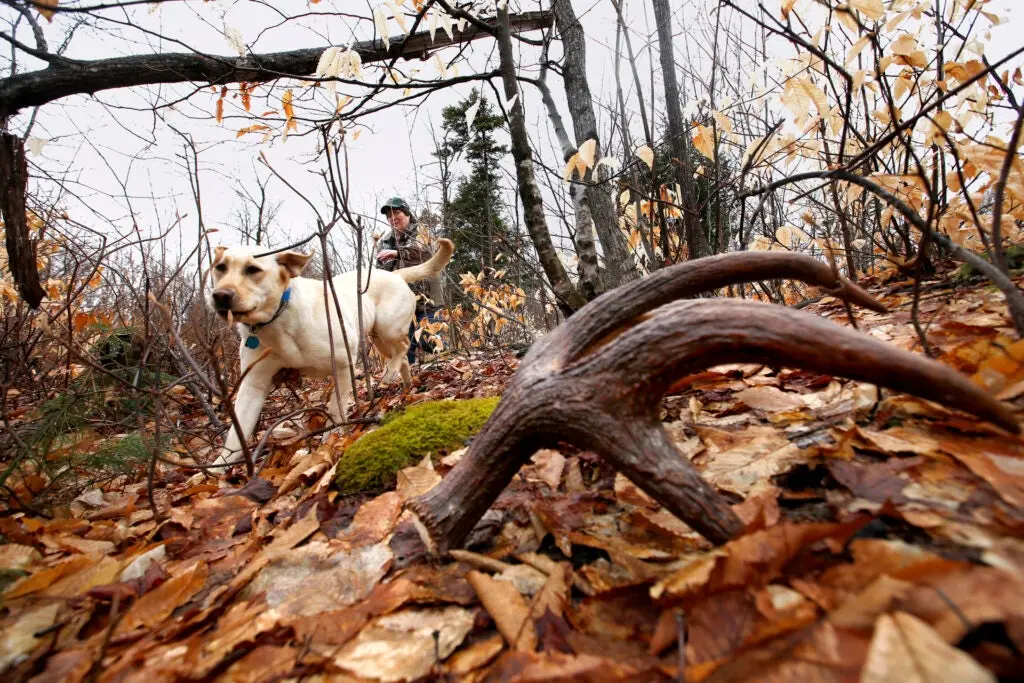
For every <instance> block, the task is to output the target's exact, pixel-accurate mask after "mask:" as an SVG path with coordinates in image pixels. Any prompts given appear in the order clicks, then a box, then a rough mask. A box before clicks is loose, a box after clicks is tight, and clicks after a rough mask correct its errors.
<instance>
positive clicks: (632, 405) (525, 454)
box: [409, 254, 1019, 552]
mask: <svg viewBox="0 0 1024 683" xmlns="http://www.w3.org/2000/svg"><path fill="white" fill-rule="evenodd" d="M765 256H768V257H770V259H765V258H764V257H765ZM778 256H785V257H787V258H785V259H781V260H780V259H778V258H777V257H778ZM794 257H795V258H794ZM801 261H813V259H810V258H808V257H802V256H799V255H794V254H785V255H775V254H757V255H753V254H740V255H731V257H730V258H725V257H715V258H712V259H702V260H699V261H691V262H689V263H687V264H683V265H681V266H677V267H675V268H673V269H669V270H674V271H675V273H676V277H677V278H679V279H681V280H685V281H686V284H685V286H683V285H680V284H679V283H678V282H672V281H670V279H669V278H667V277H666V276H661V274H660V273H659V274H658V275H657V276H654V277H651V278H646V279H644V280H640V281H639V282H636V283H631V284H630V285H627V286H625V287H622V288H619V289H617V290H615V292H613V293H609V294H614V296H609V294H606V295H604V296H602V297H600V298H598V299H597V300H595V301H594V302H592V303H591V304H588V305H587V306H586V307H585V308H584V309H583V310H581V311H580V312H579V313H577V314H576V315H575V316H573V317H572V318H571V319H570V320H569V321H567V322H566V323H565V324H563V325H562V326H561V327H559V328H558V329H557V330H555V331H554V332H552V333H551V334H550V335H548V337H547V338H545V339H543V340H541V341H540V342H538V344H537V345H536V346H535V348H534V349H533V350H531V352H530V354H528V355H527V357H526V359H525V360H524V362H523V365H522V366H521V367H520V368H519V370H518V372H517V373H516V375H515V376H514V377H513V379H512V382H511V383H510V384H509V387H508V388H507V389H506V391H505V394H504V395H503V397H502V400H501V403H500V404H499V405H498V407H497V409H496V410H495V411H494V413H493V414H492V415H491V418H490V420H488V422H487V424H486V425H485V427H484V429H483V431H481V433H480V434H479V435H478V436H477V437H476V438H475V439H474V440H473V443H472V445H471V446H470V448H469V450H468V451H467V453H466V455H464V456H463V458H462V459H461V460H460V461H459V463H458V464H457V465H456V466H455V468H454V469H453V470H452V471H451V472H449V473H448V475H447V476H445V478H444V479H443V480H442V481H441V483H440V484H438V485H437V486H436V487H434V488H433V489H432V490H430V491H429V492H427V493H426V494H424V495H422V496H420V497H418V498H416V499H414V500H412V501H410V503H409V506H410V509H411V510H412V511H413V512H414V513H415V514H416V515H417V516H418V518H419V520H420V522H421V523H422V524H423V526H424V528H425V529H426V531H427V534H428V536H429V540H430V542H431V544H432V546H433V549H434V550H435V551H437V552H446V551H447V550H448V549H450V548H453V547H455V546H457V545H458V544H459V543H461V542H462V540H463V539H464V538H465V537H466V536H467V535H468V534H469V532H470V531H471V530H472V529H473V527H474V526H475V525H476V523H477V521H478V520H479V519H480V518H481V517H482V516H483V514H484V513H485V512H486V511H487V509H488V508H489V507H490V506H491V505H492V504H493V503H494V501H495V500H496V499H497V497H498V495H499V494H500V493H501V491H502V490H504V488H505V487H506V486H507V485H508V484H509V483H510V482H511V481H512V478H513V477H514V476H515V473H516V472H517V471H518V470H519V468H520V467H521V466H522V465H523V464H525V463H526V461H527V460H528V459H529V457H530V456H531V455H532V454H533V453H534V452H535V451H536V450H537V449H538V448H542V447H545V446H553V445H556V444H557V443H559V442H568V443H572V444H575V445H578V446H581V447H583V448H588V449H591V450H594V451H595V452H597V453H599V454H600V455H601V456H602V457H604V458H605V459H607V460H608V461H609V462H611V463H612V464H613V465H614V466H615V467H616V469H618V470H619V471H620V472H622V473H623V474H624V475H625V476H627V477H628V478H629V479H630V480H632V481H633V483H635V484H636V485H637V486H639V487H640V488H641V489H643V490H644V491H646V492H647V493H648V494H650V495H651V496H652V497H653V498H654V499H655V500H657V501H658V502H659V503H661V504H662V505H663V506H664V507H665V508H666V509H668V510H669V511H671V512H672V513H673V514H675V515H676V516H677V517H679V518H680V519H682V520H683V521H685V522H686V523H687V524H689V525H690V526H691V527H693V528H694V529H696V530H697V531H698V532H700V533H701V534H703V535H704V536H705V537H706V538H707V539H708V540H710V541H712V542H714V543H724V542H725V541H727V540H729V539H730V538H732V537H733V536H735V535H736V534H737V533H738V532H739V530H740V528H741V523H740V520H739V519H738V518H737V517H736V515H735V513H733V511H732V509H731V508H730V507H729V506H728V504H727V503H726V502H725V501H724V499H723V498H722V497H721V496H719V495H718V494H717V493H716V492H715V491H714V490H713V489H712V488H711V487H710V486H709V485H708V484H707V483H706V482H705V481H704V480H703V479H701V477H700V475H699V474H698V473H697V471H696V470H695V469H694V468H693V467H692V466H691V465H690V463H689V461H688V460H687V459H686V458H684V457H683V456H682V455H681V454H680V453H679V452H678V451H677V450H676V448H675V446H674V445H673V444H672V441H671V439H669V438H668V436H667V434H666V433H665V431H664V429H663V428H662V426H661V423H660V422H659V420H658V419H657V408H658V405H659V403H660V401H661V399H662V397H663V395H664V393H665V391H667V389H668V388H669V387H670V386H671V385H672V384H673V383H674V382H675V381H676V380H677V379H679V378H680V377H681V376H684V375H686V374H689V373H691V372H694V371H697V370H701V369H704V368H708V367H711V366H714V365H718V364H721V363H726V362H734V361H750V362H760V363H771V364H777V365H785V366H789V367H798V368H806V369H810V370H815V371H819V372H824V373H828V374H832V375H837V376H845V377H851V378H854V379H859V380H863V381H867V382H872V383H875V384H878V385H881V386H885V387H889V388H892V389H897V390H899V391H905V392H907V393H910V394H914V395H918V396H922V397H924V398H927V399H930V400H934V401H937V402H940V403H943V404H945V405H949V406H951V407H954V408H959V409H962V410H965V411H967V412H969V413H972V414H974V415H977V416H978V417H981V418H983V419H986V420H990V421H992V422H994V423H995V424H998V425H1000V426H1001V427H1004V428H1005V429H1008V430H1010V431H1012V432H1015V433H1016V432H1018V431H1019V425H1018V424H1017V421H1016V419H1015V418H1014V415H1013V413H1012V412H1011V411H1010V410H1009V408H1007V407H1006V406H1004V405H1002V404H1000V403H999V402H998V401H995V400H994V399H993V398H991V397H990V396H988V395H987V394H985V392H984V391H983V390H982V389H980V388H979V387H977V386H975V385H973V384H972V383H971V382H970V381H969V380H967V379H966V378H965V377H963V376H961V375H960V374H958V373H956V372H955V371H953V370H951V369H949V368H947V367H945V366H943V365H941V364H940V363H938V362H936V361H933V360H931V359H928V358H925V357H922V356H917V355H914V354H912V353H909V352H907V351H903V350H901V349H899V348H896V347H894V346H890V345H887V344H884V343H882V342H880V341H877V340H875V339H873V338H872V337H869V336H867V335H864V334H861V333H858V332H856V331H853V330H850V329H848V328H844V327H841V326H839V325H837V324H835V323H832V322H830V321H828V320H825V319H822V318H819V317H817V316H814V315H812V314H810V313H805V312H802V311H797V310H793V309H787V308H783V307H778V306H772V305H769V304H762V303H757V302H751V301H741V300H735V299H713V300H697V301H680V302H675V303H671V304H668V305H662V304H665V303H666V301H667V299H668V298H670V297H671V296H672V295H675V296H679V295H680V292H682V293H683V294H682V295H688V294H694V293H697V291H695V288H696V287H699V286H700V285H699V284H697V283H698V282H700V283H703V284H704V285H706V286H707V287H712V288H714V287H720V286H723V285H724V284H731V283H736V282H741V281H743V280H742V278H743V277H752V278H754V279H764V278H774V277H779V272H778V270H779V267H780V264H784V265H785V268H786V272H788V273H790V274H792V273H793V272H794V271H801V270H802V274H803V275H805V276H807V274H808V273H810V275H809V276H807V277H814V278H816V279H817V280H819V281H820V279H825V280H826V282H829V283H831V284H833V285H835V286H834V287H833V289H834V290H835V291H837V293H839V294H840V295H843V294H845V295H848V296H850V297H851V298H854V297H856V298H857V299H858V300H860V301H866V302H870V303H871V304H872V308H877V306H878V304H877V302H874V300H873V299H871V298H870V296H869V295H867V293H866V292H864V291H863V290H861V289H860V288H857V287H856V285H852V283H844V282H840V283H836V280H835V278H834V276H832V274H831V271H830V270H828V269H827V267H824V265H823V264H819V265H821V266H822V267H824V268H825V269H826V271H827V272H826V273H825V275H827V276H828V277H827V278H821V275H822V272H823V271H822V270H821V269H820V268H817V267H816V266H813V265H811V264H806V263H801ZM709 263H710V264H713V265H714V267H713V268H711V269H710V270H709V269H708V268H707V266H708V264H709ZM769 263H771V265H773V266H774V267H775V268H776V270H774V271H771V270H770V267H769V265H768V264H769ZM694 273H700V274H701V279H699V280H698V279H697V278H696V276H695V275H694ZM652 288H653V289H652ZM648 290H651V291H648ZM669 290H671V294H670V293H669ZM656 306H660V308H657V309H656V310H654V311H653V312H650V313H648V311H650V309H651V308H652V307H656ZM602 309H606V310H602Z"/></svg>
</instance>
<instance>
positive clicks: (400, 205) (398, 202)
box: [380, 197, 412, 216]
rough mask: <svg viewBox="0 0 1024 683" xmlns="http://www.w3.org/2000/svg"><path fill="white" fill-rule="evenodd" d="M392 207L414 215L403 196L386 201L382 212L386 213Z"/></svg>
mask: <svg viewBox="0 0 1024 683" xmlns="http://www.w3.org/2000/svg"><path fill="white" fill-rule="evenodd" d="M391 209H401V210H402V211H405V212H406V213H407V214H409V215H410V216H411V215H412V209H410V208H409V205H408V204H406V203H405V200H404V199H402V198H401V197H392V198H391V199H389V200H387V201H386V202H384V206H382V207H380V212H381V213H385V214H386V213H387V212H388V211H389V210H391Z"/></svg>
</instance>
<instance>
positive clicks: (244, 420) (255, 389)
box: [213, 361, 278, 465]
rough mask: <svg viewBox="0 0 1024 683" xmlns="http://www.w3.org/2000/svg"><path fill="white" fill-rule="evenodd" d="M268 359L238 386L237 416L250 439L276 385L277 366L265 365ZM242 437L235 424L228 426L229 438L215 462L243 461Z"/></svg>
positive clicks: (216, 463) (219, 463) (245, 436)
mask: <svg viewBox="0 0 1024 683" xmlns="http://www.w3.org/2000/svg"><path fill="white" fill-rule="evenodd" d="M265 363H266V361H263V362H261V363H260V365H259V366H257V367H255V368H253V369H252V371H250V372H249V373H248V374H246V376H245V377H244V378H243V379H242V383H241V384H240V385H239V387H238V395H237V397H236V398H235V416H236V417H237V418H238V424H239V426H240V427H241V428H242V438H244V439H248V438H249V436H250V435H252V432H253V430H254V429H255V428H256V423H257V422H258V421H259V418H260V411H261V410H263V403H264V401H266V400H267V396H268V395H269V394H270V390H271V389H272V388H273V386H274V373H275V372H277V370H278V367H276V366H265V365H264V364H265ZM242 438H239V435H238V430H237V429H235V426H234V425H231V426H230V427H229V428H228V434H227V438H226V439H225V440H224V448H223V449H221V452H220V455H219V456H218V457H217V459H216V460H215V461H214V462H213V464H214V465H224V464H227V463H231V464H233V465H234V464H238V463H240V462H241V461H242Z"/></svg>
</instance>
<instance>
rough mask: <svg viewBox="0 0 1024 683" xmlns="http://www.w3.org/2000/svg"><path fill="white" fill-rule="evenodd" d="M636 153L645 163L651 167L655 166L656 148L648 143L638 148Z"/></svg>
mask: <svg viewBox="0 0 1024 683" xmlns="http://www.w3.org/2000/svg"><path fill="white" fill-rule="evenodd" d="M636 155H637V156H638V157H640V159H641V160H642V161H643V162H644V163H645V164H647V167H648V168H651V169H653V168H654V150H653V149H651V148H650V147H648V146H647V145H644V146H643V147H640V148H639V149H637V150H636Z"/></svg>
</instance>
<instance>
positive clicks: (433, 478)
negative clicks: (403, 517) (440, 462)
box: [395, 455, 441, 501]
mask: <svg viewBox="0 0 1024 683" xmlns="http://www.w3.org/2000/svg"><path fill="white" fill-rule="evenodd" d="M440 482H441V475H440V474H438V473H437V472H436V471H435V470H434V461H433V460H431V459H430V456H429V455H427V456H425V457H424V458H423V460H421V461H420V463H419V464H418V465H416V466H415V467H406V468H405V469H404V470H399V472H398V486H397V487H396V488H395V490H396V491H397V492H398V495H399V496H401V498H402V500H403V501H406V500H411V499H413V498H415V497H416V496H420V495H422V494H424V493H426V492H427V491H429V490H430V489H432V488H434V487H435V486H437V485H438V484H439V483H440Z"/></svg>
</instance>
